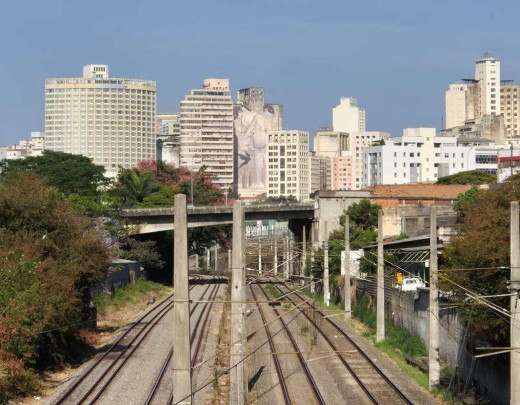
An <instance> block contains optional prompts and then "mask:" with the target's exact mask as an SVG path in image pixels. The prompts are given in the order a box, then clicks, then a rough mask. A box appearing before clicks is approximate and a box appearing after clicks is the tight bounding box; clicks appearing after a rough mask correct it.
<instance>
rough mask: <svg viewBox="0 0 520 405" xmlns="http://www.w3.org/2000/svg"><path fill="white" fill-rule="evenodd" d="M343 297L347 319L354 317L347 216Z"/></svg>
mask: <svg viewBox="0 0 520 405" xmlns="http://www.w3.org/2000/svg"><path fill="white" fill-rule="evenodd" d="M344 266H345V267H344V273H345V275H344V279H343V283H344V286H343V295H345V319H350V318H351V317H352V303H351V296H350V218H349V216H348V214H345V263H344Z"/></svg>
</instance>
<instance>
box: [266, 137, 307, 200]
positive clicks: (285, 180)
mask: <svg viewBox="0 0 520 405" xmlns="http://www.w3.org/2000/svg"><path fill="white" fill-rule="evenodd" d="M267 146H268V153H269V154H268V158H269V161H268V163H269V169H268V170H269V171H268V193H267V195H268V196H269V197H280V196H283V197H289V196H293V197H295V198H296V199H297V200H298V201H302V200H306V199H308V198H309V195H310V187H311V177H310V176H311V171H310V170H311V167H310V164H311V162H310V159H309V133H308V132H305V131H298V130H280V131H272V132H269V134H268V141H267Z"/></svg>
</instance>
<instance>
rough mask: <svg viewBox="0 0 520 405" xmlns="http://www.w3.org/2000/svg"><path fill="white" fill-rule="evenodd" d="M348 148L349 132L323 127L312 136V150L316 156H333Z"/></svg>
mask: <svg viewBox="0 0 520 405" xmlns="http://www.w3.org/2000/svg"><path fill="white" fill-rule="evenodd" d="M348 148H349V134H348V133H346V132H339V131H333V130H332V129H328V128H323V129H319V130H318V131H316V134H315V136H314V151H315V152H316V154H317V155H318V156H322V157H328V158H334V157H336V156H339V155H341V152H343V151H346V150H348Z"/></svg>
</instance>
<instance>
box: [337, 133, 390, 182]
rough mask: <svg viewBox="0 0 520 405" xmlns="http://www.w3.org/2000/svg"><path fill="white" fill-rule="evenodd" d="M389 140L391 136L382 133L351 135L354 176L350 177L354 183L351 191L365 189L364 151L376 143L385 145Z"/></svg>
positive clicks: (350, 149) (349, 148)
mask: <svg viewBox="0 0 520 405" xmlns="http://www.w3.org/2000/svg"><path fill="white" fill-rule="evenodd" d="M388 139H390V134H389V133H388V132H382V131H364V132H356V133H351V134H350V136H349V147H348V150H349V151H350V152H351V154H350V160H351V170H352V174H351V175H350V176H349V177H350V179H351V181H352V182H351V184H350V186H349V187H350V190H359V189H361V188H362V187H363V158H364V154H363V151H364V149H365V148H367V147H369V146H371V145H373V144H375V143H384V142H386V141H387V140H388ZM347 164H348V163H347Z"/></svg>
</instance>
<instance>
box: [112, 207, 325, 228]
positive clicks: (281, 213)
mask: <svg viewBox="0 0 520 405" xmlns="http://www.w3.org/2000/svg"><path fill="white" fill-rule="evenodd" d="M121 215H122V217H123V218H124V219H125V220H126V222H127V224H128V228H129V231H130V233H131V234H133V235H138V234H147V233H153V232H164V231H171V230H173V229H174V225H173V223H174V208H173V207H168V208H131V209H125V210H123V211H122V213H121ZM245 215H246V221H257V220H269V219H271V220H277V221H288V222H289V227H290V228H300V227H301V226H302V225H309V226H308V227H307V229H309V230H310V225H311V224H312V223H313V222H314V220H315V215H316V208H315V203H314V202H311V203H292V204H251V205H247V204H246V205H245ZM231 223H233V208H232V207H228V206H212V207H192V208H188V228H197V227H204V226H217V225H228V224H231ZM295 230H296V229H295ZM297 233H299V232H297Z"/></svg>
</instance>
